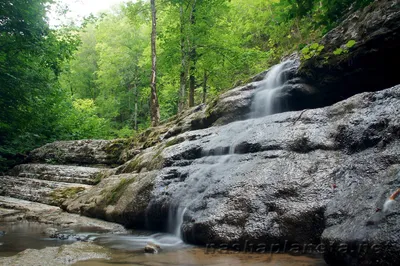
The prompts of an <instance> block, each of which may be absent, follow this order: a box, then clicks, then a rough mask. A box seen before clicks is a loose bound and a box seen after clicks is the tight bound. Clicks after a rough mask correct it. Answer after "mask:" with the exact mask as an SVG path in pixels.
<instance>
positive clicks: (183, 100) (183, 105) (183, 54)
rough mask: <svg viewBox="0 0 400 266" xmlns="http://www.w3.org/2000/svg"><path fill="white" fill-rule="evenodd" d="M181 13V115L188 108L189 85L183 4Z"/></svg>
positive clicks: (180, 9)
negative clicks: (187, 86)
mask: <svg viewBox="0 0 400 266" xmlns="http://www.w3.org/2000/svg"><path fill="white" fill-rule="evenodd" d="M179 13H180V24H181V25H180V33H181V40H180V42H181V43H180V45H181V74H180V87H179V105H178V113H181V112H182V111H183V110H184V109H185V108H186V84H187V76H188V67H187V62H188V58H187V51H186V46H185V32H184V31H185V28H184V27H185V15H184V11H183V4H181V6H180V8H179Z"/></svg>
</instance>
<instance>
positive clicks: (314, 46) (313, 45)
mask: <svg viewBox="0 0 400 266" xmlns="http://www.w3.org/2000/svg"><path fill="white" fill-rule="evenodd" d="M318 46H319V44H318V43H313V44H311V46H310V48H311V49H313V50H317V49H318Z"/></svg>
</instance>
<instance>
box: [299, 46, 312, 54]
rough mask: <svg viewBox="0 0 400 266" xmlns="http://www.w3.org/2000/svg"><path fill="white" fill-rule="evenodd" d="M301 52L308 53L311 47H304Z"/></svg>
mask: <svg viewBox="0 0 400 266" xmlns="http://www.w3.org/2000/svg"><path fill="white" fill-rule="evenodd" d="M301 52H302V53H303V54H308V53H309V52H310V48H308V47H304V48H303V49H302V50H301Z"/></svg>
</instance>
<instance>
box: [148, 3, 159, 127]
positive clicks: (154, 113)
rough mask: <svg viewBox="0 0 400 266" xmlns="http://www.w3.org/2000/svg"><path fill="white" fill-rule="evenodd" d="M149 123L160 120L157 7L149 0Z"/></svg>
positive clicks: (154, 124) (155, 123) (155, 122)
mask: <svg viewBox="0 0 400 266" xmlns="http://www.w3.org/2000/svg"><path fill="white" fill-rule="evenodd" d="M150 5H151V82H150V87H151V100H150V106H151V125H152V126H153V127H154V126H157V125H158V123H159V122H160V107H159V104H158V97H157V85H156V77H157V51H156V39H157V9H156V1H155V0H151V1H150Z"/></svg>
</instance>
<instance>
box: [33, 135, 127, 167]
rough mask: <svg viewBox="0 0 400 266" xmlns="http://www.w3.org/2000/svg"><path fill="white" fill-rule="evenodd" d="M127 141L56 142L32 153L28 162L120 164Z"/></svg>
mask: <svg viewBox="0 0 400 266" xmlns="http://www.w3.org/2000/svg"><path fill="white" fill-rule="evenodd" d="M125 145H126V140H74V141H56V142H53V143H49V144H46V145H44V146H43V147H40V148H38V149H35V150H33V151H31V152H30V154H29V157H28V161H29V162H35V163H59V164H77V165H97V164H103V165H113V164H118V163H120V156H121V154H122V152H123V150H124V148H125Z"/></svg>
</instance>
